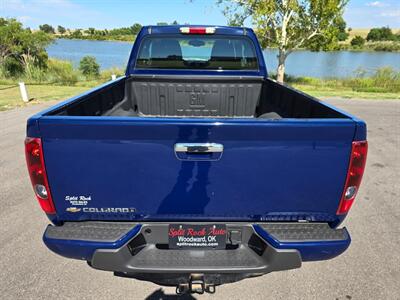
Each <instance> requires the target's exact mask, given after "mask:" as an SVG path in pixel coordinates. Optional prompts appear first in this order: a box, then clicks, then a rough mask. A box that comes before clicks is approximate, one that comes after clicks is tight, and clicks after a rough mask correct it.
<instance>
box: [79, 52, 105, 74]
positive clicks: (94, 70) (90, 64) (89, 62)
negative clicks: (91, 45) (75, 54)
mask: <svg viewBox="0 0 400 300" xmlns="http://www.w3.org/2000/svg"><path fill="white" fill-rule="evenodd" d="M79 70H80V71H81V72H82V74H83V75H85V76H86V77H98V76H99V75H100V66H99V64H98V63H97V62H96V58H94V57H93V56H85V57H83V58H82V59H81V61H80V62H79Z"/></svg>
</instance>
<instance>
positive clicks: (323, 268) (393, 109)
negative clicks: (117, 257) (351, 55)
mask: <svg viewBox="0 0 400 300" xmlns="http://www.w3.org/2000/svg"><path fill="white" fill-rule="evenodd" d="M329 102H331V103H332V104H334V105H337V106H338V107H340V108H342V109H344V110H347V111H349V112H351V113H353V114H355V115H357V116H359V117H361V118H362V119H364V120H366V122H367V124H368V137H369V153H368V164H367V170H366V174H365V176H364V181H363V184H362V188H361V191H360V193H359V195H358V198H357V200H356V204H355V205H354V207H353V208H352V211H351V214H350V216H349V217H348V218H347V220H346V221H345V224H344V225H345V226H347V227H348V229H349V231H350V233H351V235H352V239H353V242H352V244H351V246H350V248H349V250H348V251H346V252H345V253H344V254H343V255H341V256H340V257H338V258H336V259H334V260H331V261H325V262H314V263H304V264H303V267H302V268H301V269H298V270H293V271H287V272H278V273H272V274H269V275H266V276H263V277H258V278H254V279H247V280H244V281H241V282H237V283H234V284H229V285H225V286H222V287H218V288H217V293H216V294H215V295H204V296H198V295H196V296H194V298H196V299H201V298H214V299H230V300H232V299H242V298H250V299H400V254H399V246H400V205H399V202H398V199H399V196H400V181H399V176H400V163H399V159H400V101H390V100H385V101H375V100H368V101H365V100H340V99H332V100H329ZM48 105H50V104H49V103H47V104H41V105H35V106H29V107H26V108H23V109H16V110H11V111H6V112H1V113H0V120H1V123H0V124H1V126H0V182H1V185H0V204H1V210H0V257H1V260H0V298H1V299H39V298H40V299H52V298H58V299H71V298H72V299H78V298H79V299H111V298H115V299H178V297H176V296H174V289H172V288H160V287H159V286H157V285H154V284H151V283H146V282H140V281H135V280H131V279H123V278H117V277H113V275H112V274H111V273H108V272H102V271H96V270H93V269H91V268H89V267H88V266H86V263H85V262H82V261H76V260H69V259H64V258H62V257H59V256H57V255H55V254H53V253H52V252H50V251H49V250H47V249H46V247H45V246H44V244H43V243H42V240H41V236H42V233H43V230H44V228H45V226H46V224H47V223H48V221H47V218H46V217H45V215H44V214H43V213H42V212H41V210H40V208H39V206H38V204H37V203H36V200H35V199H34V197H33V193H32V188H31V186H30V182H29V179H28V176H27V171H26V166H25V161H24V149H23V140H24V137H25V122H26V119H27V117H29V116H30V115H32V114H33V113H35V112H37V111H39V110H41V109H43V108H44V107H47V106H48ZM186 298H188V299H194V298H192V297H186Z"/></svg>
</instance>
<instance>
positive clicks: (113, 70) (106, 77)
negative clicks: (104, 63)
mask: <svg viewBox="0 0 400 300" xmlns="http://www.w3.org/2000/svg"><path fill="white" fill-rule="evenodd" d="M113 74H115V75H116V76H117V77H120V76H122V75H124V70H123V69H120V68H111V69H107V70H104V71H102V72H101V74H100V79H101V80H102V81H109V80H111V75H113Z"/></svg>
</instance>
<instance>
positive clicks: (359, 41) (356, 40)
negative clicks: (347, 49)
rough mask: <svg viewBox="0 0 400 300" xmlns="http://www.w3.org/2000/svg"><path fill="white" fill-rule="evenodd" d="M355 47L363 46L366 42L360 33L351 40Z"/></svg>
mask: <svg viewBox="0 0 400 300" xmlns="http://www.w3.org/2000/svg"><path fill="white" fill-rule="evenodd" d="M350 44H351V45H352V46H353V47H362V46H364V44H365V39H364V38H363V37H361V36H359V35H356V36H355V37H354V38H353V39H352V40H351V42H350Z"/></svg>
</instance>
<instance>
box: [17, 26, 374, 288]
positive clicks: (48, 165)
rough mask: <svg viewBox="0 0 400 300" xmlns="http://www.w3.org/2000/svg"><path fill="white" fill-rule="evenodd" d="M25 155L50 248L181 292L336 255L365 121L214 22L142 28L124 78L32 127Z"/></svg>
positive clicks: (243, 35)
mask: <svg viewBox="0 0 400 300" xmlns="http://www.w3.org/2000/svg"><path fill="white" fill-rule="evenodd" d="M25 146H26V147H25V148H26V159H27V165H28V170H29V174H30V178H31V181H32V185H33V189H34V192H35V195H36V198H37V200H38V201H39V203H40V205H41V207H42V209H43V211H44V212H45V213H46V214H47V216H48V218H49V219H50V221H51V223H52V224H51V225H48V227H47V228H46V230H45V232H44V236H43V240H44V243H45V244H46V246H47V247H48V248H49V249H50V250H52V251H54V252H55V253H57V254H59V255H61V256H64V257H67V258H74V259H81V260H84V261H87V263H88V264H89V265H90V266H91V267H93V268H95V269H98V270H106V271H112V272H114V274H115V275H117V276H122V277H129V278H135V279H138V280H145V281H151V282H154V283H156V284H159V285H165V286H175V287H176V291H177V293H179V294H182V293H189V292H190V293H204V292H209V293H214V292H215V289H216V286H218V285H221V284H225V283H231V282H235V281H238V280H242V279H245V278H250V277H254V276H260V275H263V274H267V273H270V272H273V271H281V270H288V269H294V268H299V267H300V266H301V264H302V262H307V261H319V260H326V259H331V258H333V257H336V256H338V255H340V254H341V253H343V252H344V251H345V250H346V249H347V248H348V246H349V244H350V235H349V233H348V231H347V229H346V228H339V225H340V223H341V222H342V221H343V219H344V218H345V217H346V215H347V213H348V212H349V209H350V208H351V206H352V204H353V202H354V198H355V196H356V194H357V191H358V189H359V186H360V182H361V178H362V175H363V172H364V167H365V161H366V155H367V141H366V124H365V123H364V122H363V121H362V120H360V119H358V118H356V117H354V116H352V115H350V114H348V113H346V112H343V111H340V110H338V109H336V108H335V107H332V106H331V105H329V104H326V103H324V102H322V101H319V100H318V99H315V98H313V97H311V96H309V95H306V94H304V93H302V92H299V91H297V90H295V89H293V88H290V87H288V86H285V85H282V84H279V83H277V82H275V81H274V80H271V79H269V78H268V77H267V70H266V66H265V62H264V58H263V54H262V49H261V48H260V45H259V43H258V41H257V38H256V35H255V33H254V32H253V31H252V30H251V29H249V28H237V27H223V26H186V27H182V26H146V27H143V28H142V30H141V31H140V33H139V35H138V36H137V38H136V41H135V43H134V45H133V48H132V52H131V55H130V59H129V62H128V65H127V69H126V74H125V76H123V77H121V78H118V79H117V80H114V81H111V82H108V83H106V84H104V85H102V86H99V87H97V88H95V89H93V90H91V91H88V92H86V93H83V94H81V95H79V96H76V97H74V98H71V99H69V100H67V101H64V102H62V103H59V104H57V105H55V106H53V107H51V108H49V109H47V110H45V111H42V112H40V113H38V114H36V115H34V116H32V117H31V118H30V119H29V120H28V122H27V138H26V141H25Z"/></svg>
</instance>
